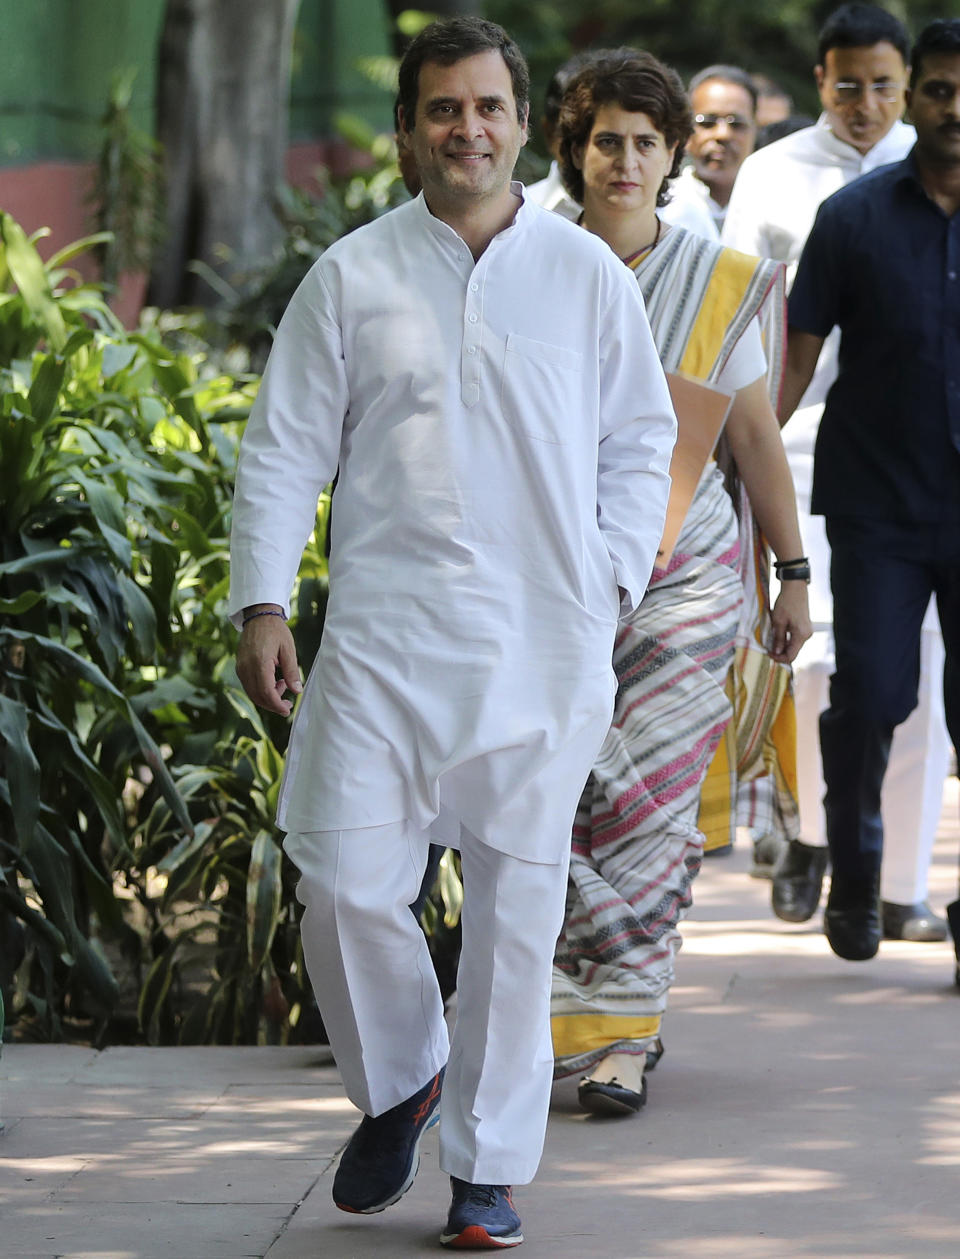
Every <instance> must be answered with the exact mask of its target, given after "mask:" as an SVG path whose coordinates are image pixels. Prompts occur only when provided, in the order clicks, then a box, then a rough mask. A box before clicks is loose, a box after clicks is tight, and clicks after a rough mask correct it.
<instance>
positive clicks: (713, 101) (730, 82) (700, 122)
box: [663, 65, 757, 233]
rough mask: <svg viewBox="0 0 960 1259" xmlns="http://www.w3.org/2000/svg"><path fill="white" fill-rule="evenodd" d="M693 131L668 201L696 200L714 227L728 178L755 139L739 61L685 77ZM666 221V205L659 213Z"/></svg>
mask: <svg viewBox="0 0 960 1259" xmlns="http://www.w3.org/2000/svg"><path fill="white" fill-rule="evenodd" d="M688 91H689V94H690V107H691V109H692V110H693V135H692V136H691V137H690V139H689V140H688V141H687V156H688V157H689V158H690V164H689V165H688V166H686V167H684V170H683V171H682V173H681V175H680V177H679V179H677V181H676V183H675V184H674V185H673V188H672V192H673V198H674V200H673V201H672V202H671V206H672V205H676V206H677V207H679V206H681V205H682V204H683V203H684V202H685V201H687V200H688V199H689V200H697V201H699V202H700V203H701V204H702V205H704V206H705V207H706V209H707V210H708V211H709V214H710V217H711V219H712V220H713V223H714V225H715V226H716V229H717V232H718V233H719V232H720V229H721V228H722V227H723V220H724V216H725V215H726V212H727V204H728V202H729V201H730V194H731V193H732V192H733V184H734V180H735V179H736V178H737V173H738V172H739V170H740V167H741V166H742V165H743V161H744V159H745V158H746V157H748V156H749V155H750V154H751V153H752V152H753V146H754V144H755V142H756V139H757V122H756V113H757V87H756V84H755V83H754V82H753V80H752V79H751V78H750V76H749V74H747V72H746V70H741V69H740V68H739V66H719V65H718V66H707V68H706V69H705V70H701V71H700V73H699V74H695V75H694V76H693V78H692V79H691V80H690V87H689V89H688ZM663 217H664V218H665V219H666V221H667V222H670V221H671V216H670V210H669V207H668V211H667V214H666V215H665V216H663Z"/></svg>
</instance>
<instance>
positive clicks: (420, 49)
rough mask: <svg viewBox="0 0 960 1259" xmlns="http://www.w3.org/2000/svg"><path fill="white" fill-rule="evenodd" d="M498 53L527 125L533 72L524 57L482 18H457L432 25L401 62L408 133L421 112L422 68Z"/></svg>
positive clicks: (500, 30) (401, 96)
mask: <svg viewBox="0 0 960 1259" xmlns="http://www.w3.org/2000/svg"><path fill="white" fill-rule="evenodd" d="M491 50H492V51H494V52H498V53H500V55H501V56H502V57H503V59H504V61H505V62H506V64H507V69H508V70H509V71H510V81H511V83H512V84H513V98H514V100H515V101H516V103H517V118H518V120H519V121H520V122H521V123H522V122H524V121H526V117H527V106H528V104H529V101H530V71H529V70H528V69H527V63H526V61H525V60H524V56H523V53H522V52H521V51H520V49H519V48H518V47H517V45H516V44H515V43H514V42H513V40H512V39H511V38H510V36H509V35H508V34H507V32H506V31H505V30H504V29H503V27H502V26H498V25H497V24H496V22H486V21H484V19H483V18H478V17H455V18H449V19H447V20H445V21H442V22H431V23H430V25H429V26H425V27H424V29H423V30H422V31H421V32H420V34H419V35H418V36H417V37H416V39H414V40H413V41H412V42H411V44H410V46H409V47H408V48H407V51H406V52H405V53H404V54H403V60H402V61H401V62H400V75H399V95H398V99H399V103H400V108H401V109H402V110H403V120H404V124H405V125H406V128H407V130H408V131H410V130H412V129H413V121H414V117H415V115H416V112H417V89H418V87H419V83H420V68H421V66H423V65H424V64H425V63H426V62H428V61H432V62H435V63H436V64H437V65H441V66H452V65H455V64H456V63H457V62H458V61H463V59H464V58H465V57H475V56H476V55H477V54H478V53H482V52H490V51H491Z"/></svg>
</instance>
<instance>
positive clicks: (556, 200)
mask: <svg viewBox="0 0 960 1259" xmlns="http://www.w3.org/2000/svg"><path fill="white" fill-rule="evenodd" d="M523 195H524V197H526V199H527V200H528V201H533V202H534V203H535V204H536V205H542V206H543V208H544V209H545V210H552V211H553V212H554V214H560V215H562V216H563V218H565V219H569V220H570V222H571V223H576V221H577V219H578V218H579V217H580V212H581V209H582V207H581V206H579V205H578V204H577V203H576V201H574V199H573V197H571V196H570V194H569V192H567V190H566V188H564V186H563V180H562V179H561V178H560V167H559V166H558V165H557V163H556V162H551V163H550V170H549V171H548V172H547V177H546V179H538V180H537V182H536V183H535V184H528V185H527V187H526V188H524V190H523Z"/></svg>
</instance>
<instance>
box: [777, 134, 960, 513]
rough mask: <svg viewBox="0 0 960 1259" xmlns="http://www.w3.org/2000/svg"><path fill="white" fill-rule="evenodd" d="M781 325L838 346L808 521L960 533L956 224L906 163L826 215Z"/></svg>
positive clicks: (874, 178)
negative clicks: (952, 526) (840, 519)
mask: <svg viewBox="0 0 960 1259" xmlns="http://www.w3.org/2000/svg"><path fill="white" fill-rule="evenodd" d="M789 323H790V327H791V328H796V329H798V330H799V331H801V332H809V333H812V334H814V335H815V336H826V335H827V334H828V333H829V332H830V330H831V329H832V328H833V327H834V325H835V324H836V325H839V327H840V334H841V340H840V371H839V374H838V376H837V379H836V381H835V382H834V384H833V387H832V388H831V390H830V392H829V394H828V395H827V401H826V406H825V408H824V413H823V419H822V420H821V422H820V431H819V434H818V436H817V445H816V455H815V460H814V473H813V496H812V510H813V511H814V513H815V514H817V515H826V516H837V515H847V516H849V515H856V516H872V517H882V518H884V519H896V520H901V521H904V522H911V521H917V522H921V521H931V522H936V521H944V520H947V521H952V520H957V521H960V212H958V213H957V214H954V215H953V216H952V218H948V217H947V215H946V214H944V212H943V211H942V210H941V209H940V207H939V206H938V205H936V203H935V202H933V201H932V200H931V199H930V198H929V197H928V196H927V194H926V193H925V192H924V190H923V188H922V186H921V184H920V181H919V178H918V175H917V168H916V165H915V164H914V160H913V154H912V153H911V154H909V155H908V156H907V157H906V158H905V159H904V160H903V161H902V162H896V163H895V164H894V165H892V166H882V167H880V168H879V169H878V170H875V171H872V172H871V173H870V174H869V175H864V176H863V177H862V178H861V179H858V180H856V181H854V182H853V183H851V184H848V185H847V186H846V187H845V188H843V189H841V191H840V192H838V193H835V194H834V195H833V196H832V197H828V198H827V200H826V201H824V203H823V204H822V205H821V207H820V210H819V212H818V213H817V218H816V222H815V223H814V225H813V229H812V231H811V232H810V236H809V237H808V239H807V243H806V247H805V248H804V251H803V255H802V257H801V259H800V265H799V269H798V271H797V277H796V280H795V281H794V284H793V289H792V291H791V293H790V301H789Z"/></svg>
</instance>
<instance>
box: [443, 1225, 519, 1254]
mask: <svg viewBox="0 0 960 1259" xmlns="http://www.w3.org/2000/svg"><path fill="white" fill-rule="evenodd" d="M522 1241H523V1238H522V1237H516V1238H509V1239H507V1238H500V1237H491V1236H490V1234H489V1233H488V1232H487V1230H486V1229H485V1228H483V1227H482V1225H480V1224H471V1225H470V1227H469V1228H465V1229H464V1230H463V1232H462V1233H461V1234H460V1235H459V1236H458V1237H454V1238H453V1240H452V1241H448V1242H445V1243H444V1245H445V1246H447V1247H448V1248H449V1249H450V1250H509V1249H510V1247H511V1246H519V1245H520V1243H521V1242H522Z"/></svg>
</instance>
